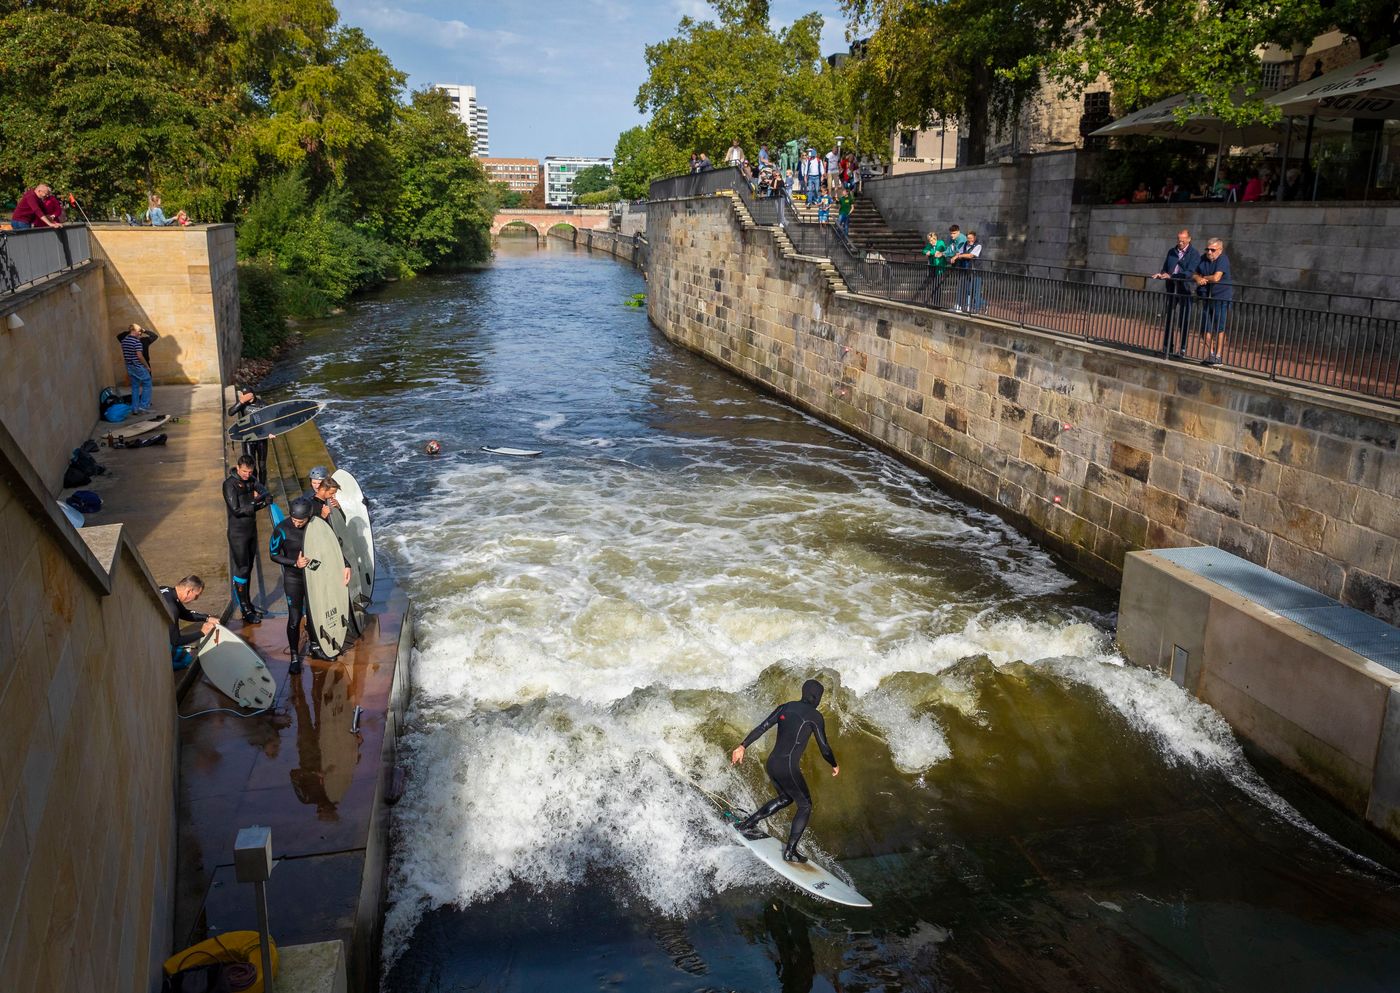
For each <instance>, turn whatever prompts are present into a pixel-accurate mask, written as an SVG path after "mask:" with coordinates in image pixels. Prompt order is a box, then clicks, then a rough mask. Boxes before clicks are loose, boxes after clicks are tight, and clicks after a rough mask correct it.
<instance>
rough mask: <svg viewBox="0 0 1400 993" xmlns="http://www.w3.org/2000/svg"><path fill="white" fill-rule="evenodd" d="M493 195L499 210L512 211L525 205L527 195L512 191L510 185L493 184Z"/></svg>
mask: <svg viewBox="0 0 1400 993" xmlns="http://www.w3.org/2000/svg"><path fill="white" fill-rule="evenodd" d="M491 195H492V196H493V197H494V198H495V201H496V209H497V210H512V209H514V208H516V207H519V206H521V205H522V204H524V203H525V194H524V193H521V192H520V191H519V190H512V189H511V188H510V184H509V183H492V184H491Z"/></svg>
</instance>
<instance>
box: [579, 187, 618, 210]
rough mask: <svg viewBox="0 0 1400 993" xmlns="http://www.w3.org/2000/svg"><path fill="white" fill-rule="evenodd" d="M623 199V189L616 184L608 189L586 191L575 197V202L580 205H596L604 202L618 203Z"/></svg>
mask: <svg viewBox="0 0 1400 993" xmlns="http://www.w3.org/2000/svg"><path fill="white" fill-rule="evenodd" d="M621 199H622V191H621V190H619V189H618V188H617V187H616V186H609V187H607V188H606V189H602V190H597V191H595V192H593V193H584V194H583V195H582V196H579V197H577V198H575V200H574V202H575V203H577V204H578V205H579V206H580V207H596V206H597V205H598V204H602V203H617V201H619V200H621Z"/></svg>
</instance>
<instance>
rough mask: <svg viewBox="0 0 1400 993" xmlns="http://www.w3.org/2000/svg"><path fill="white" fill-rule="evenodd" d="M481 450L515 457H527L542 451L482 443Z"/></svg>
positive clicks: (540, 453)
mask: <svg viewBox="0 0 1400 993" xmlns="http://www.w3.org/2000/svg"><path fill="white" fill-rule="evenodd" d="M481 450H482V451H483V452H490V453H491V454H492V455H514V456H515V457H516V458H520V459H528V458H533V457H534V456H536V455H542V454H543V453H542V452H540V451H537V450H536V449H533V448H493V447H491V446H490V445H482V446H481Z"/></svg>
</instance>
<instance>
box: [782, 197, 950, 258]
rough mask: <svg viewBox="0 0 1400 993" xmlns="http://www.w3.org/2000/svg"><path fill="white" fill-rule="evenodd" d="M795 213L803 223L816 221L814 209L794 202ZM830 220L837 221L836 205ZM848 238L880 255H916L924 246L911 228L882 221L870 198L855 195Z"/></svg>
mask: <svg viewBox="0 0 1400 993" xmlns="http://www.w3.org/2000/svg"><path fill="white" fill-rule="evenodd" d="M795 206H796V208H797V214H798V216H799V217H801V219H802V220H803V221H805V222H808V223H811V224H815V223H816V222H817V208H816V207H808V206H807V205H805V204H803V203H797V204H795ZM831 219H832V223H835V221H836V206H835V205H834V204H833V205H832V208H831ZM851 241H852V243H853V244H855V246H856V247H857V248H860V249H862V250H864V251H866V252H878V253H880V254H881V255H888V254H889V253H895V254H896V255H909V254H913V255H917V254H918V253H919V252H920V251H921V250H922V249H923V239H922V238H920V237H919V235H918V234H917V233H915V232H913V231H895V230H892V229H891V228H890V226H889V225H888V224H886V223H885V219H884V217H882V216H881V215H880V211H879V210H877V209H876V207H875V204H874V202H873V201H872V200H871V199H870V198H869V197H857V198H856V202H855V207H854V209H853V210H852V211H851Z"/></svg>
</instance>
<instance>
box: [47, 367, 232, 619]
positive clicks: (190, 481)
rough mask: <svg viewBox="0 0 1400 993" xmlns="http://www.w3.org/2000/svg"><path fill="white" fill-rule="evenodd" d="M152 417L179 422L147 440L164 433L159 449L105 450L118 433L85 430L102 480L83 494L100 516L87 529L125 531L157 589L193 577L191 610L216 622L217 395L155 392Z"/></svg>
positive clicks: (220, 443) (221, 590) (200, 389)
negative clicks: (93, 499) (97, 500)
mask: <svg viewBox="0 0 1400 993" xmlns="http://www.w3.org/2000/svg"><path fill="white" fill-rule="evenodd" d="M153 409H154V411H155V412H156V413H158V414H170V415H172V416H174V417H178V418H179V421H177V422H173V423H168V424H166V425H165V426H163V427H162V428H161V429H160V430H159V431H156V432H153V433H154V434H160V433H162V432H164V433H165V435H166V436H167V439H168V440H167V442H166V444H165V445H163V446H159V447H151V448H110V447H108V446H107V437H108V435H109V434H111V435H113V436H115V435H117V434H119V433H120V432H121V425H120V424H108V423H105V422H102V421H99V422H98V423H97V425H96V426H95V427H94V428H93V432H92V438H93V440H94V441H96V442H97V443H98V444H99V445H100V446H102V447H101V448H100V450H99V451H98V452H97V453H96V454H95V455H94V456H93V457H94V458H95V459H97V461H98V462H100V463H101V464H102V465H104V466H105V467H106V468H107V472H106V474H105V475H102V476H97V477H96V478H94V479H93V481H92V483H91V484H89V485H88V486H85V487H83V488H84V489H89V490H92V491H93V492H95V493H97V494H98V495H99V496H101V497H102V510H101V511H99V512H98V513H96V514H93V515H92V516H91V517H90V518H89V522H90V523H92V524H112V523H116V522H118V521H120V522H121V523H122V524H124V525H126V528H127V533H128V535H129V536H130V537H132V538H134V539H135V541H136V546H137V547H138V548H139V549H140V550H141V557H142V558H144V559H145V560H146V564H147V566H148V567H149V568H150V570H151V574H152V575H153V576H154V577H155V580H156V582H158V583H160V584H161V585H164V586H168V585H171V584H173V583H175V582H176V581H177V580H179V579H182V578H184V577H185V576H188V575H190V574H191V573H193V574H195V575H198V576H199V577H200V578H202V579H203V580H204V595H203V596H202V597H201V598H200V601H199V603H198V604H196V605H195V609H197V610H204V611H205V612H206V613H210V614H215V615H218V614H221V613H222V612H223V609H224V605H225V604H226V603H227V602H228V599H229V568H228V542H227V540H226V538H225V537H224V535H225V532H226V520H227V519H226V516H225V514H224V502H223V497H222V496H221V495H220V487H221V486H223V481H224V475H225V473H226V472H227V470H226V468H225V461H224V451H225V445H224V437H225V436H224V421H225V417H224V405H223V404H222V402H221V393H220V390H219V387H218V386H215V385H188V386H157V387H156V388H155V391H154V400H153ZM71 492H72V490H64V491H63V495H64V496H65V497H66V496H67V495H68V494H69V493H71Z"/></svg>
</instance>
